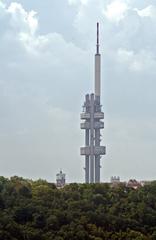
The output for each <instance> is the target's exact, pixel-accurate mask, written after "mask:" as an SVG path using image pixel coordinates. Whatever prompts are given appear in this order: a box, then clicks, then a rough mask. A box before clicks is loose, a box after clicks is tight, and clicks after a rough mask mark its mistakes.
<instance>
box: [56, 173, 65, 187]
mask: <svg viewBox="0 0 156 240" xmlns="http://www.w3.org/2000/svg"><path fill="white" fill-rule="evenodd" d="M65 184H66V175H65V173H63V172H62V170H60V172H59V173H57V174H56V186H57V187H64V186H65Z"/></svg>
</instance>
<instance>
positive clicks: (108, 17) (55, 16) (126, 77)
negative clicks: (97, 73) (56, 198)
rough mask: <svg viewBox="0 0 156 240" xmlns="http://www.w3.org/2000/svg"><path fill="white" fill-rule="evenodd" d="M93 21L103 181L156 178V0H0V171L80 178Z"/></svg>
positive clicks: (91, 78)
mask: <svg viewBox="0 0 156 240" xmlns="http://www.w3.org/2000/svg"><path fill="white" fill-rule="evenodd" d="M97 21H99V22H100V51H101V55H102V98H101V101H102V105H103V111H104V113H105V129H104V130H103V132H102V134H103V145H106V148H107V154H106V156H104V157H102V160H101V165H102V168H101V175H102V181H109V179H110V177H111V176H113V175H116V176H120V178H121V180H127V179H130V178H136V179H138V180H145V179H147V180H148V179H156V107H155V106H156V1H155V0H137V1H136V0H44V1H40V0H35V1H32V0H17V1H16V0H15V1H14V2H12V1H10V0H3V1H2V0H0V175H3V176H6V177H9V176H13V175H18V176H23V177H25V178H33V179H38V178H43V179H47V180H49V181H55V175H56V173H57V172H58V171H59V170H60V169H62V170H63V171H64V172H65V173H66V174H67V181H68V182H83V181H84V170H83V167H84V157H81V156H80V155H79V148H80V146H83V145H84V131H83V130H80V129H79V125H80V119H79V118H80V112H81V111H82V105H83V102H84V95H85V94H86V93H91V92H92V91H93V81H94V53H95V44H96V22H97Z"/></svg>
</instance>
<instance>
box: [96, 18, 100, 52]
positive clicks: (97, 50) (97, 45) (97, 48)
mask: <svg viewBox="0 0 156 240" xmlns="http://www.w3.org/2000/svg"><path fill="white" fill-rule="evenodd" d="M99 47H100V45H99V23H98V22H97V44H96V54H99Z"/></svg>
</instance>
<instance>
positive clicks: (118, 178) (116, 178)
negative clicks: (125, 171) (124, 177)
mask: <svg viewBox="0 0 156 240" xmlns="http://www.w3.org/2000/svg"><path fill="white" fill-rule="evenodd" d="M111 183H120V177H119V176H117V177H116V176H112V177H111Z"/></svg>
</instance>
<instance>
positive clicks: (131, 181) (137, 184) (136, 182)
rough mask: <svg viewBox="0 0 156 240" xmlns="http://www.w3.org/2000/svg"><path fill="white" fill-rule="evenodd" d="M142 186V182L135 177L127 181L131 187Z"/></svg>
mask: <svg viewBox="0 0 156 240" xmlns="http://www.w3.org/2000/svg"><path fill="white" fill-rule="evenodd" d="M141 186H142V184H141V183H140V182H138V181H137V180H135V179H130V180H129V181H128V183H127V187H130V188H133V189H138V188H139V187H141Z"/></svg>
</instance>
